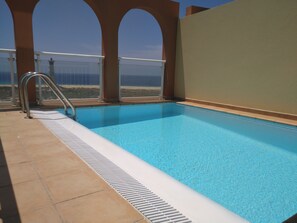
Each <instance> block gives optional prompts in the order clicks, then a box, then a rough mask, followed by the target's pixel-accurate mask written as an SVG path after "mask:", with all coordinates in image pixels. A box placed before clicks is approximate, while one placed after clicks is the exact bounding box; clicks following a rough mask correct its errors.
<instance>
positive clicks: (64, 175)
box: [0, 111, 147, 223]
mask: <svg viewBox="0 0 297 223" xmlns="http://www.w3.org/2000/svg"><path fill="white" fill-rule="evenodd" d="M24 117H25V115H24V114H22V113H20V112H19V111H6V112H5V111H3V112H0V136H1V141H0V207H1V208H0V222H1V223H2V222H4V223H15V222H25V223H27V222H28V223H34V222H36V223H42V222H49V223H56V222H72V223H75V222H80V223H82V222H89V223H92V222H104V223H107V222H112V223H113V222H129V223H130V222H131V223H132V222H139V223H144V222H147V220H145V219H144V217H143V216H142V215H141V214H139V213H138V212H137V211H136V210H135V209H134V208H133V207H132V206H130V205H129V204H128V203H127V202H126V201H125V200H124V199H123V198H122V197H120V196H119V195H118V194H117V193H116V192H115V191H114V190H113V189H112V188H110V187H109V186H108V185H107V184H106V183H105V182H104V181H103V180H102V179H101V178H100V177H99V176H98V175H96V174H95V173H94V172H93V171H92V170H91V169H90V168H89V167H88V166H87V165H86V164H85V163H84V162H83V161H81V160H80V159H79V158H78V157H77V156H76V155H75V154H73V153H72V152H71V151H70V150H69V149H68V148H67V146H65V145H64V144H63V143H62V142H60V141H59V140H58V139H57V138H56V137H55V136H54V135H53V134H52V133H51V132H49V131H48V130H47V129H46V128H45V127H44V126H43V125H42V124H41V123H40V122H39V121H38V120H34V119H25V118H24Z"/></svg>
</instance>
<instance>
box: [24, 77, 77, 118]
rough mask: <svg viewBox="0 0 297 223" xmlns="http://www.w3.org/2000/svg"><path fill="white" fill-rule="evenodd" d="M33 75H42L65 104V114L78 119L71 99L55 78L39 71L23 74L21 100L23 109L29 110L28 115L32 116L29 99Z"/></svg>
mask: <svg viewBox="0 0 297 223" xmlns="http://www.w3.org/2000/svg"><path fill="white" fill-rule="evenodd" d="M33 77H40V78H41V79H42V80H43V81H44V83H45V84H46V85H47V86H48V87H49V88H50V89H51V90H52V91H53V93H54V94H55V95H56V96H57V98H58V99H59V100H60V101H61V102H62V104H63V106H64V112H65V115H67V116H69V117H70V118H72V119H74V120H76V110H75V108H74V106H73V104H72V103H71V101H69V99H68V98H67V97H66V96H65V95H64V94H63V93H62V91H61V90H60V89H59V87H58V85H57V84H56V83H55V82H54V80H53V79H52V78H51V77H50V76H48V75H46V74H44V73H39V72H27V73H25V74H23V75H22V76H21V79H20V102H21V106H22V111H23V112H24V113H26V112H27V117H28V118H32V117H31V116H30V106H29V99H28V98H29V97H28V83H29V80H30V79H31V78H33ZM67 106H69V107H70V108H71V110H72V113H71V114H69V113H68V110H67Z"/></svg>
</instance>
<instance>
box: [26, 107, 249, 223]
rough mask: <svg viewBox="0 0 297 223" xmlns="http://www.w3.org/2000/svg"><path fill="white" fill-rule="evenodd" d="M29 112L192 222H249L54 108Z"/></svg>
mask: <svg viewBox="0 0 297 223" xmlns="http://www.w3.org/2000/svg"><path fill="white" fill-rule="evenodd" d="M32 114H33V116H35V117H37V118H38V119H40V120H41V121H42V122H44V121H46V122H49V121H51V122H55V123H56V124H59V125H61V126H63V127H64V128H65V129H67V130H68V131H69V132H71V133H72V134H74V135H75V136H77V137H79V138H80V139H81V140H82V141H84V142H85V143H86V144H88V145H89V146H91V147H92V148H93V149H95V150H96V151H97V152H99V153H100V154H101V155H103V156H104V157H106V158H107V159H108V160H110V161H112V162H113V163H114V164H115V165H117V166H118V167H120V168H121V169H122V170H124V171H125V172H126V173H127V174H129V175H130V176H132V177H133V178H135V179H136V180H137V181H139V182H140V183H141V184H143V185H144V186H145V187H147V188H148V189H149V190H151V191H152V192H153V193H155V194H156V195H157V196H159V197H160V198H162V199H163V200H164V201H165V202H167V203H168V204H170V205H171V206H173V207H174V208H175V209H177V210H178V211H179V212H181V213H182V214H183V215H185V216H186V217H188V218H189V219H190V220H191V221H192V222H197V223H199V222H203V223H218V222H219V223H247V222H248V221H247V220H245V219H243V218H242V217H240V216H238V215H237V214H235V213H233V212H231V211H229V210H228V209H226V208H224V207H223V206H221V205H219V204H218V203H216V202H214V201H212V200H210V199H209V198H207V197H205V196H203V195H202V194H199V193H197V192H196V191H194V190H192V189H190V188H189V187H187V186H185V185H184V184H182V183H180V182H179V181H177V180H175V179H174V178H172V177H170V176H169V175H167V174H165V173H164V172H162V171H160V170H159V169H157V168H155V167H153V166H151V165H150V164H148V163H146V162H144V161H142V160H141V159H139V158H138V157H136V156H134V155H133V154H131V153H129V152H127V151H125V150H124V149H122V148H121V147H119V146H117V145H115V144H113V143H112V142H110V141H108V140H106V139H105V138H103V137H101V136H99V135H97V134H96V133H94V132H92V131H90V130H89V129H87V128H86V127H84V126H82V125H80V124H79V123H77V122H75V121H73V120H72V119H70V118H67V117H65V116H64V115H63V114H61V113H59V112H57V111H32Z"/></svg>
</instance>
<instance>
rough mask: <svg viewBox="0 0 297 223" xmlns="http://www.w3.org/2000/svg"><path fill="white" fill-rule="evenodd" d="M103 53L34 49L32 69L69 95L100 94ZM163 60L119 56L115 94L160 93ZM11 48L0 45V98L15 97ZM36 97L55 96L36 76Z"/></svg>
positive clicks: (13, 54)
mask: <svg viewBox="0 0 297 223" xmlns="http://www.w3.org/2000/svg"><path fill="white" fill-rule="evenodd" d="M103 60H104V56H100V55H87V54H72V53H59V52H45V51H38V52H35V71H36V72H42V73H47V74H49V76H50V77H51V78H52V79H53V80H54V81H55V82H56V83H57V85H58V86H59V88H60V89H61V91H62V92H63V94H65V96H66V97H67V98H70V99H85V98H96V99H101V97H102V95H103V85H102V83H103V81H102V76H103V75H102V73H103ZM165 63H166V61H164V60H154V59H143V58H130V57H119V80H120V82H119V88H120V89H119V97H120V98H127V97H133V98H136V97H137V98H140V97H156V98H162V97H163V82H164V69H165ZM16 73H17V72H16V63H15V50H13V49H0V102H1V101H11V102H12V103H13V104H15V103H16V101H17V100H18V94H17V92H18V91H17V90H18V89H17V87H18V84H17V76H16ZM36 90H37V99H38V101H39V103H42V101H43V100H51V99H56V96H55V95H54V94H53V93H52V91H51V90H50V89H49V87H48V86H47V85H46V84H45V83H44V82H43V81H42V79H40V78H39V79H38V80H37V82H36Z"/></svg>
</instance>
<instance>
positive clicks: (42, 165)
mask: <svg viewBox="0 0 297 223" xmlns="http://www.w3.org/2000/svg"><path fill="white" fill-rule="evenodd" d="M70 153H71V152H68V151H67V152H65V153H63V154H62V153H60V155H59V156H54V157H51V158H48V159H45V160H38V161H36V162H35V166H36V169H37V171H38V173H39V175H40V176H41V177H49V176H53V175H57V174H61V173H65V172H69V171H71V170H74V169H78V167H79V166H81V165H82V162H81V161H80V160H79V159H78V158H76V157H74V155H71V154H70Z"/></svg>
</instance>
